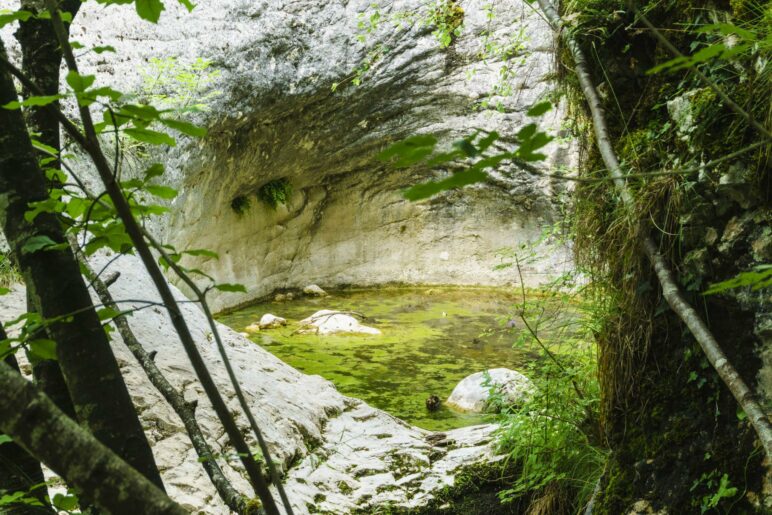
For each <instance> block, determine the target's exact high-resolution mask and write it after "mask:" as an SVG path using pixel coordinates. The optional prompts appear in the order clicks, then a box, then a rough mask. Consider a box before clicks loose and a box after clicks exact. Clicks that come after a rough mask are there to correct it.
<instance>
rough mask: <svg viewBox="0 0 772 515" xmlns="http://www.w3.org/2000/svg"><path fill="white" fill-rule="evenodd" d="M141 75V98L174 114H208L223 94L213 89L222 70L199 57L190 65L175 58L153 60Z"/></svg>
mask: <svg viewBox="0 0 772 515" xmlns="http://www.w3.org/2000/svg"><path fill="white" fill-rule="evenodd" d="M139 72H140V75H141V77H142V86H141V87H140V90H139V92H138V93H137V96H138V98H140V99H142V100H143V101H144V102H146V103H148V104H152V105H156V106H158V107H160V108H162V109H168V110H170V111H172V112H175V113H187V112H200V111H207V110H208V109H209V103H210V102H211V101H212V100H214V99H215V98H217V97H218V96H220V95H222V92H221V91H219V90H215V89H212V86H213V85H214V83H215V82H216V80H217V79H218V78H219V77H220V75H221V72H220V70H218V69H215V68H213V67H212V62H211V61H209V60H207V59H202V58H200V57H199V58H197V59H195V60H193V61H192V62H187V63H185V62H180V61H179V60H178V59H177V58H176V57H163V58H159V57H152V58H150V59H149V60H148V65H147V66H145V67H142V68H140V70H139Z"/></svg>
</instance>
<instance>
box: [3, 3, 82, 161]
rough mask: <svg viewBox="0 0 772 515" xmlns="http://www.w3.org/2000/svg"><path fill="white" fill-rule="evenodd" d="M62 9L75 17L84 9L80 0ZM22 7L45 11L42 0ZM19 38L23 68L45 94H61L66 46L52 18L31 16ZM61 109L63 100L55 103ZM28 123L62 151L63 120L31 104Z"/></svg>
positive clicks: (25, 91)
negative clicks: (62, 44)
mask: <svg viewBox="0 0 772 515" xmlns="http://www.w3.org/2000/svg"><path fill="white" fill-rule="evenodd" d="M60 8H61V9H62V10H63V11H65V12H68V13H70V14H71V15H72V16H73V17H74V16H75V14H76V13H77V12H78V9H79V8H80V1H79V0H66V1H64V2H62V3H61V6H60ZM21 9H23V10H25V11H30V12H32V13H35V14H38V13H41V12H45V10H46V8H45V5H44V4H43V2H42V1H41V0H22V2H21ZM15 36H16V39H17V40H18V41H19V45H20V46H21V56H22V60H21V62H22V70H23V71H24V73H25V75H27V76H28V77H29V78H30V79H31V80H32V82H34V83H35V85H37V87H38V88H39V89H40V90H41V91H42V93H43V94H44V95H56V94H57V93H59V68H60V66H61V64H62V49H61V48H60V46H59V42H58V41H57V39H56V33H55V32H54V27H53V25H52V24H51V20H45V19H40V18H37V17H31V18H29V19H28V20H27V21H23V22H20V23H19V29H18V30H17V31H16V34H15ZM33 95H34V93H32V92H31V91H29V89H27V88H23V89H22V96H24V98H27V97H30V96H33ZM54 106H56V107H57V108H58V106H59V103H58V102H56V103H54ZM25 114H26V118H27V124H28V126H29V127H30V128H31V129H32V130H34V131H35V132H37V133H39V136H38V139H39V140H40V141H41V142H43V143H45V144H46V145H49V146H51V147H53V148H55V149H57V150H60V148H61V145H60V137H59V121H58V120H57V119H56V118H55V117H53V116H51V113H50V112H49V111H47V110H46V109H43V108H42V107H40V106H31V107H29V108H28V109H26V110H25Z"/></svg>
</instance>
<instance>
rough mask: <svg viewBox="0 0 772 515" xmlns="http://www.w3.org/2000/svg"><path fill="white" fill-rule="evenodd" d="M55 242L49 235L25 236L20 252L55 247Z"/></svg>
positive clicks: (33, 251)
mask: <svg viewBox="0 0 772 515" xmlns="http://www.w3.org/2000/svg"><path fill="white" fill-rule="evenodd" d="M56 246H57V243H56V242H55V241H54V240H52V239H51V238H50V237H48V236H45V235H37V236H31V237H29V238H27V240H26V241H25V242H24V244H23V245H22V247H21V253H22V254H33V253H35V252H38V251H40V250H46V249H50V248H52V247H56Z"/></svg>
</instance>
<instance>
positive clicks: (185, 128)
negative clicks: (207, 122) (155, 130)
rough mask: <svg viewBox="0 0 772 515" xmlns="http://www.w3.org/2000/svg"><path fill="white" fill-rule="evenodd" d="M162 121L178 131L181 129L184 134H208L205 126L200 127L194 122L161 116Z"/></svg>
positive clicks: (202, 135) (201, 135) (196, 135)
mask: <svg viewBox="0 0 772 515" xmlns="http://www.w3.org/2000/svg"><path fill="white" fill-rule="evenodd" d="M161 123H163V124H164V125H166V126H167V127H169V128H172V129H174V130H176V131H180V132H181V133H183V134H187V135H188V136H193V137H194V138H203V137H204V136H206V129H205V128H204V127H199V126H198V125H194V124H192V123H188V122H183V121H181V120H173V119H171V118H161Z"/></svg>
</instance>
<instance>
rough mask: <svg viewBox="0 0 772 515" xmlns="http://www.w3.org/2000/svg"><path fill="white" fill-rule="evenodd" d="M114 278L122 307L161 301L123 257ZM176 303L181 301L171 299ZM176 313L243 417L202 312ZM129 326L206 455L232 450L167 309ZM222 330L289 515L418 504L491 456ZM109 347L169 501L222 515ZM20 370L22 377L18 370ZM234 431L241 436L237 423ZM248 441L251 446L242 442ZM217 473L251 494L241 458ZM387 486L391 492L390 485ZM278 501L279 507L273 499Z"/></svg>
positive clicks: (486, 444)
mask: <svg viewBox="0 0 772 515" xmlns="http://www.w3.org/2000/svg"><path fill="white" fill-rule="evenodd" d="M107 261H108V259H107V258H106V257H104V256H103V257H96V258H94V259H93V261H92V266H93V267H94V268H96V269H101V267H102V266H104V265H106V264H107ZM112 271H120V273H121V276H120V278H119V279H118V281H117V282H116V283H115V284H113V285H111V286H110V290H111V292H112V295H113V297H114V298H115V300H116V301H117V302H119V303H121V304H120V305H121V306H122V307H123V306H126V309H127V310H131V309H132V308H136V307H140V306H146V305H145V304H138V303H137V304H135V303H134V302H132V301H129V302H125V303H124V302H121V301H123V300H129V299H147V300H149V301H156V302H158V301H160V299H159V298H158V297H157V294H155V288H154V287H153V284H152V282H151V281H150V279H149V277H148V276H147V274H146V273H145V272H144V270H143V269H142V267H141V264H140V263H139V261H138V259H137V258H136V257H133V256H124V257H121V258H120V259H118V260H117V261H115V262H114V263H112V264H110V265H109V266H108V268H107V272H106V274H108V275H109V274H110V273H111V272H112ZM175 294H176V295H177V296H178V298H179V299H181V300H182V299H184V297H183V296H182V294H181V293H180V292H179V291H176V290H175ZM180 308H181V309H182V313H183V316H184V317H185V320H186V321H187V323H188V325H189V327H190V330H191V333H192V335H193V337H194V339H195V341H196V344H197V346H198V348H199V351H200V352H201V354H202V357H203V359H204V361H205V362H206V364H207V365H208V367H209V370H210V371H211V373H212V375H213V378H214V381H215V383H216V384H217V386H218V388H219V390H220V392H222V393H223V395H224V397H225V401H226V403H227V404H228V407H229V409H230V410H231V411H232V412H233V413H240V409H239V407H238V401H237V400H236V398H235V396H234V394H233V393H232V391H233V390H232V388H231V387H230V386H229V382H228V379H227V375H226V371H225V368H224V365H223V363H222V360H221V359H220V357H219V354H218V352H217V349H216V347H215V344H214V341H213V338H212V333H211V330H210V327H209V324H208V322H207V321H206V319H205V317H204V315H203V313H202V312H201V311H200V309H199V308H198V307H197V306H196V305H194V304H191V303H183V304H181V305H180ZM24 311H25V294H24V290H23V288H14V290H13V291H12V292H11V293H10V294H8V295H4V296H0V319H2V320H12V319H14V318H16V317H17V316H18V315H19V314H21V313H23V312H24ZM129 323H130V325H131V328H132V330H133V331H134V333H135V335H136V337H137V339H138V340H139V341H140V342H141V343H142V344H143V345H144V347H145V349H146V350H147V351H157V353H158V354H157V356H156V358H155V361H156V364H157V365H158V367H159V368H160V369H161V371H162V372H163V373H164V374H165V375H166V377H167V378H168V379H169V381H170V382H171V383H172V385H173V386H174V387H175V388H177V389H179V390H180V391H181V392H182V393H183V394H184V396H185V399H186V400H188V401H194V400H196V401H198V407H197V409H196V418H197V420H198V422H199V424H200V425H201V426H202V430H203V432H204V434H205V436H206V438H207V441H208V442H209V443H210V445H211V446H212V448H213V449H212V450H213V451H214V453H216V454H222V455H227V454H230V453H232V452H233V450H232V448H231V447H230V446H229V444H228V438H227V436H226V434H225V432H224V430H223V428H222V426H221V425H220V423H219V422H218V420H217V418H216V417H215V414H214V411H213V410H212V407H211V405H210V404H209V402H208V401H207V398H206V395H205V394H204V392H203V390H202V388H201V386H200V384H199V382H198V380H197V379H196V375H195V373H194V372H193V370H192V367H191V365H190V362H189V361H188V358H187V356H186V354H185V352H184V350H183V348H182V345H181V344H180V342H179V339H178V338H177V335H176V333H175V331H174V328H173V327H172V324H171V321H170V319H169V317H168V315H167V314H166V312H165V311H164V310H162V309H161V308H158V307H155V308H150V309H138V310H136V311H134V312H133V314H132V315H131V316H130V317H129ZM218 328H219V331H220V334H221V335H222V337H223V340H224V344H225V346H226V348H227V353H228V356H229V357H230V360H231V362H232V364H233V368H234V370H235V372H236V375H237V376H238V378H239V381H240V383H241V386H242V388H243V390H244V394H245V396H246V398H247V401H248V402H249V404H250V406H251V408H252V411H253V413H254V415H255V417H256V419H257V422H258V424H259V425H260V428H261V430H262V431H263V435H264V437H265V439H266V441H267V443H268V447H269V448H270V450H271V454H272V456H273V457H274V459H275V460H276V461H277V462H278V463H279V464H280V466H281V467H282V468H283V469H284V470H285V471H287V472H286V480H285V487H286V489H287V494H288V495H289V498H290V499H291V501H292V503H293V509H294V511H295V513H298V514H305V513H309V512H328V513H348V512H350V511H353V510H355V509H357V510H361V511H362V512H365V513H367V512H370V511H371V507H374V506H377V505H383V504H385V503H393V504H394V506H398V507H404V508H409V507H416V506H421V505H422V504H425V503H426V502H427V501H428V500H429V499H430V498H431V496H432V495H433V493H435V492H437V491H438V490H440V489H442V488H443V487H444V486H447V485H450V484H452V483H453V480H454V476H455V474H456V473H457V472H458V470H459V468H460V467H463V466H465V465H470V464H473V463H475V462H479V461H481V460H490V459H493V458H494V457H493V456H492V450H491V446H490V441H491V440H492V431H493V429H494V427H493V426H476V427H470V428H466V429H461V430H454V431H448V432H446V433H444V434H440V433H431V432H429V431H424V430H422V429H419V428H416V427H412V426H409V425H407V424H405V423H404V422H402V421H400V420H398V419H396V418H394V417H392V416H391V415H388V414H387V413H384V412H382V411H380V410H377V409H374V408H372V407H370V406H368V405H367V404H365V403H364V402H362V401H359V400H356V399H351V398H348V397H345V396H343V395H341V394H340V393H338V391H337V390H336V389H335V387H334V386H333V385H332V383H330V382H329V381H327V380H325V379H323V378H321V377H319V376H308V375H304V374H302V373H300V372H298V371H297V370H295V369H293V368H292V367H290V366H288V365H286V364H285V363H283V362H282V361H280V360H279V359H277V358H276V357H274V356H273V355H271V354H270V353H268V352H266V351H264V350H263V349H261V348H260V347H259V346H257V345H255V344H254V343H253V342H251V341H249V340H248V339H247V338H245V337H243V336H241V335H239V334H238V333H236V332H234V331H232V330H231V329H229V328H227V327H225V326H222V325H219V324H218ZM112 342H113V350H114V352H115V355H116V358H117V360H118V363H119V365H120V367H121V372H122V373H123V375H124V378H125V380H126V384H127V386H128V388H129V392H130V393H131V396H132V399H133V401H134V403H135V405H136V406H137V410H138V412H139V413H140V414H141V415H140V417H141V420H142V424H143V427H144V428H145V432H146V434H147V436H148V439H149V441H150V443H151V445H152V447H153V453H154V455H155V458H156V461H157V463H158V466H159V468H160V470H161V475H162V477H163V480H164V484H165V485H166V490H167V492H168V493H169V495H170V496H171V497H172V498H173V499H175V500H176V501H177V502H179V503H181V504H182V505H183V507H185V508H186V509H188V510H190V511H191V512H192V513H205V514H207V515H210V514H214V515H218V514H226V513H229V510H228V509H227V508H226V507H225V506H224V505H223V504H222V502H221V501H220V499H219V497H218V496H217V494H216V492H215V490H214V488H213V487H212V485H211V484H210V482H209V478H208V477H207V475H206V473H205V472H204V469H203V468H202V467H201V464H200V463H199V462H198V461H197V456H196V454H195V452H194V451H193V448H192V445H191V443H190V440H189V439H188V436H187V434H186V433H185V429H184V427H183V425H182V422H181V421H180V420H179V418H178V417H177V416H176V415H175V413H174V412H173V411H172V409H171V408H170V407H169V405H168V404H167V403H166V402H165V401H164V399H163V397H161V395H160V394H159V393H158V392H157V391H156V390H155V388H154V387H153V386H152V385H151V384H150V382H149V381H148V379H147V377H146V376H145V374H144V372H143V371H142V369H141V368H140V367H139V365H138V364H137V362H136V360H135V359H134V357H133V356H132V355H131V354H130V353H129V351H128V350H127V349H126V347H125V346H124V345H123V343H122V341H121V338H120V336H119V335H118V333H117V332H115V333H113V338H112ZM20 357H21V356H20ZM22 370H26V371H27V373H29V367H28V366H26V364H23V366H22ZM237 423H238V424H239V426H240V427H245V428H246V427H248V423H247V421H246V419H245V418H244V417H242V416H240V415H239V417H238V419H237ZM427 437H430V438H428V439H427ZM436 440H441V441H436ZM248 443H249V445H250V446H256V445H257V443H256V442H255V441H253V440H252V439H251V437H250V436H248ZM220 465H221V466H222V467H223V471H224V473H225V475H226V476H227V477H228V478H230V479H231V481H232V482H233V483H234V486H235V487H236V488H237V489H238V490H240V491H241V492H244V493H245V494H249V493H250V492H251V489H250V486H249V484H248V483H247V481H246V479H245V474H244V471H243V469H242V468H241V466H240V464H239V463H238V460H227V461H226V460H223V461H221V462H220ZM395 484H396V485H398V486H399V488H393V486H394V485H395ZM408 493H409V494H408ZM274 496H275V497H276V499H278V495H277V494H276V492H275V491H274ZM320 499H323V500H320ZM373 509H374V508H373Z"/></svg>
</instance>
